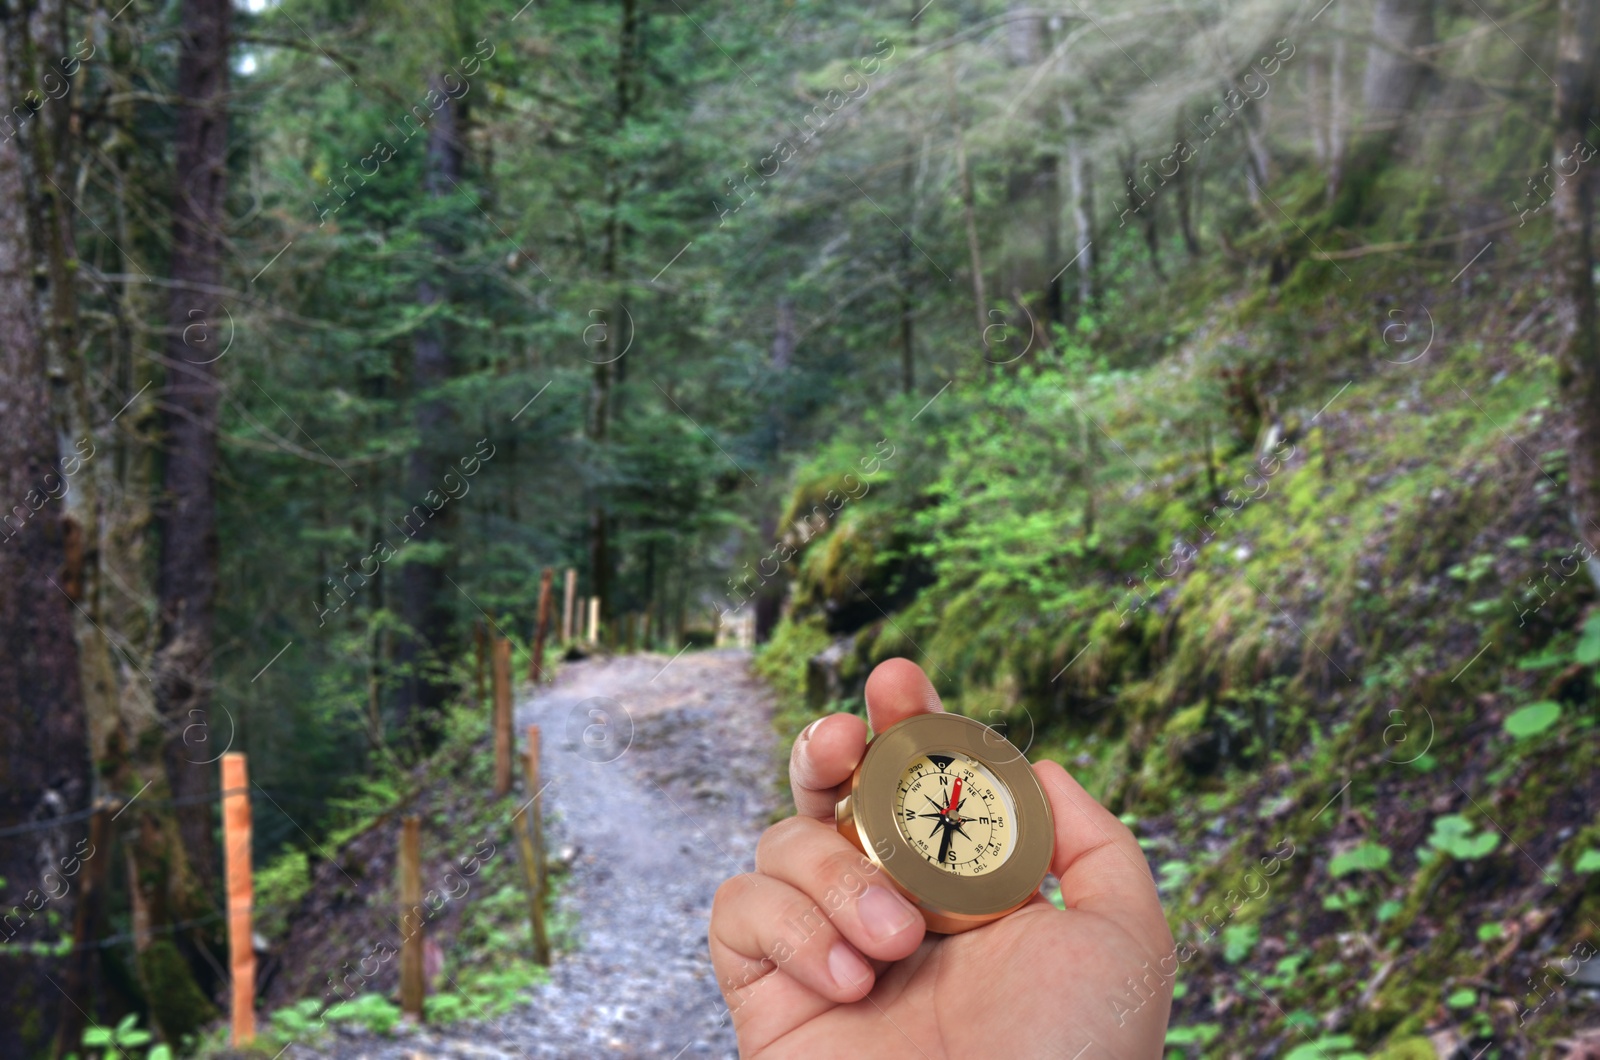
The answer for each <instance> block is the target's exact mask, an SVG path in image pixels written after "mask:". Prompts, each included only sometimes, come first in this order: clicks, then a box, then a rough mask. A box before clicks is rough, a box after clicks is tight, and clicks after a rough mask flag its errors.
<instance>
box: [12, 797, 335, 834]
mask: <svg viewBox="0 0 1600 1060" xmlns="http://www.w3.org/2000/svg"><path fill="white" fill-rule="evenodd" d="M256 790H257V791H258V792H259V793H260V794H262V795H265V796H266V797H267V799H268V801H270V802H290V803H299V804H300V805H302V806H318V807H325V806H327V805H328V800H327V799H326V798H312V797H308V796H303V795H290V794H287V793H285V792H277V791H272V792H269V791H267V790H266V789H265V788H257V789H256ZM237 794H239V792H237V791H223V790H222V789H221V788H218V789H216V790H215V791H204V792H199V793H197V794H194V795H184V796H182V797H180V798H175V799H142V798H140V797H138V796H137V795H136V796H134V797H133V798H131V799H129V800H128V801H127V802H124V803H121V804H120V806H118V805H117V804H116V803H112V804H111V807H114V808H116V812H117V813H118V814H120V813H121V812H122V811H123V810H126V809H128V808H129V807H131V806H134V805H135V804H139V805H144V806H150V807H169V808H173V807H179V806H195V805H198V804H200V803H215V804H218V805H220V804H221V802H222V800H223V799H224V798H225V797H227V796H229V795H237ZM245 794H250V792H249V791H248V790H246V791H245ZM107 808H108V807H107V806H104V805H101V806H89V807H86V808H85V809H82V810H74V811H73V812H72V813H63V814H59V815H57V816H55V817H46V818H42V819H40V820H38V821H30V822H28V823H27V824H19V825H12V826H11V827H9V828H0V839H10V838H12V837H14V836H20V835H28V834H31V833H34V832H49V831H53V830H55V829H58V828H62V827H64V826H66V825H69V824H75V823H77V822H78V821H86V820H88V819H89V818H90V817H93V816H94V815H95V814H97V813H99V812H101V811H102V810H104V809H107ZM280 812H281V808H280Z"/></svg>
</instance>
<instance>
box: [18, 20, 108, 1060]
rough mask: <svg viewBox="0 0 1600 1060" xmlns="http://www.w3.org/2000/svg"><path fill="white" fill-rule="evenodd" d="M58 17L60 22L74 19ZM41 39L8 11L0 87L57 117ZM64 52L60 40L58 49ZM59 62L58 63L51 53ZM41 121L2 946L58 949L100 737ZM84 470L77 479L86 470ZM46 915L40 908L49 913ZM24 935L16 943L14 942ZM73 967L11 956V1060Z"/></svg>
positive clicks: (33, 1042)
mask: <svg viewBox="0 0 1600 1060" xmlns="http://www.w3.org/2000/svg"><path fill="white" fill-rule="evenodd" d="M50 11H51V12H52V13H54V14H55V15H56V16H57V17H60V9H59V8H55V7H52V8H50ZM34 33H35V30H34V28H33V27H30V26H29V25H28V22H27V16H26V14H25V13H22V12H18V11H17V9H16V8H15V7H8V8H6V9H4V11H3V12H0V89H3V91H4V92H5V93H6V98H8V99H12V100H16V101H18V106H21V107H25V108H28V109H30V110H31V109H34V108H33V102H32V101H37V102H38V103H39V105H40V106H41V107H42V106H47V105H49V102H48V101H46V100H45V99H44V98H43V96H42V95H41V94H40V93H39V91H38V89H37V87H36V86H37V85H38V84H39V80H38V77H39V71H38V70H36V69H35V68H34V66H33V62H32V59H33V55H34V53H35V52H36V51H39V52H43V51H45V50H47V49H48V47H49V46H50V45H49V43H46V44H44V46H43V47H39V44H40V42H37V41H35V40H33V39H32V38H33V36H34ZM51 43H53V42H51ZM51 55H52V59H53V56H54V53H51ZM41 128H42V125H41V124H40V119H39V118H38V117H33V118H32V119H30V120H29V121H27V122H25V123H24V124H23V125H22V127H21V131H19V132H18V133H17V134H16V135H14V136H11V137H9V138H8V139H7V140H6V141H5V142H3V143H0V423H4V424H5V430H3V431H0V489H3V490H4V492H3V493H0V505H3V506H4V507H3V509H0V828H5V827H14V826H17V825H23V824H30V823H31V824H35V825H37V826H38V830H37V831H31V832H26V833H23V834H21V835H18V836H14V837H12V838H9V839H7V840H5V841H4V842H0V876H4V877H5V879H6V884H5V895H4V897H5V901H4V904H3V905H0V920H3V923H4V925H5V926H4V927H3V928H0V941H4V942H12V943H13V944H16V943H26V942H45V941H48V940H50V939H51V937H52V936H54V935H55V934H56V932H55V931H54V930H50V929H47V926H46V913H45V912H44V911H45V910H49V911H51V912H54V913H56V914H58V915H63V916H67V917H69V918H70V916H71V913H72V909H73V905H74V904H75V902H76V896H75V895H72V894H70V893H69V894H64V895H62V896H61V897H60V898H58V899H55V900H53V901H52V900H50V899H49V898H48V895H50V894H52V893H54V891H53V887H58V886H59V884H53V883H51V882H47V881H46V880H45V879H44V878H43V873H44V872H46V871H48V870H51V869H55V870H56V873H57V875H55V876H51V877H50V880H51V881H54V880H57V879H58V878H59V873H60V860H59V859H61V858H63V857H68V856H71V855H72V854H73V853H74V850H75V847H76V845H77V843H78V841H79V839H80V838H81V837H82V836H83V835H84V834H85V832H86V828H85V824H84V822H83V821H82V820H77V821H70V822H67V823H64V824H62V825H60V826H56V827H52V826H50V825H49V824H48V823H47V822H48V821H49V819H50V818H55V817H61V816H64V815H66V814H69V813H73V812H75V811H80V810H82V809H84V808H85V807H86V806H87V804H88V802H89V794H90V775H89V751H88V736H87V726H86V725H85V723H84V716H83V703H82V697H81V693H80V687H81V686H80V683H79V675H78V652H77V645H76V643H75V642H74V639H73V620H72V616H73V605H72V603H71V602H70V601H69V600H68V599H67V597H66V595H65V593H64V592H63V591H62V589H61V588H60V587H59V586H60V578H61V572H62V566H63V563H64V560H65V558H66V551H65V548H64V540H63V537H64V535H63V527H62V509H61V507H60V506H59V502H58V501H57V500H55V499H53V498H55V497H59V496H61V492H60V491H61V490H63V489H64V488H65V475H66V468H65V467H64V466H63V462H61V461H59V460H58V453H57V446H56V439H55V434H54V431H53V430H52V425H51V415H50V394H49V390H48V386H47V382H46V378H47V377H46V354H45V347H44V342H43V337H42V335H41V329H40V323H39V318H38V303H37V302H36V301H35V298H36V292H35V288H34V277H35V266H36V264H37V265H44V264H46V263H44V262H38V261H37V259H36V256H35V255H36V251H35V248H36V247H38V246H39V245H40V244H41V243H42V242H43V241H44V237H45V236H46V233H44V232H42V231H41V230H40V221H41V218H39V217H36V216H33V215H32V213H31V211H30V204H29V197H28V188H29V184H30V177H31V173H30V166H29V161H28V158H27V156H26V152H29V151H31V150H36V149H37V148H38V147H39V146H40V145H39V144H38V143H37V142H36V140H37V138H38V136H39V133H40V131H41ZM69 466H73V467H74V470H76V466H75V465H69ZM36 903H37V904H36ZM13 936H14V937H13ZM62 964H63V962H62V961H61V959H60V958H52V957H44V956H33V955H26V954H25V952H24V953H18V952H17V951H16V950H12V951H11V952H10V953H9V954H8V955H6V956H4V957H0V982H4V983H5V984H6V985H5V989H4V991H3V996H0V1054H3V1055H6V1056H21V1055H35V1054H38V1053H41V1052H44V1051H45V1050H47V1049H48V1048H49V1047H50V1036H51V1033H52V1031H53V1030H54V1028H55V1026H56V1024H57V1022H58V1021H59V1020H61V1019H63V1018H65V1013H66V1010H67V1009H68V1008H69V1007H70V1005H71V1002H70V1001H69V1000H68V999H66V998H64V997H63V996H62V995H61V993H60V992H59V991H58V990H57V989H56V988H55V987H54V986H52V985H51V984H50V980H49V979H47V978H46V976H50V977H52V978H55V977H59V976H60V975H61V974H62V972H63V968H62Z"/></svg>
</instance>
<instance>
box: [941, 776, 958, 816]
mask: <svg viewBox="0 0 1600 1060" xmlns="http://www.w3.org/2000/svg"><path fill="white" fill-rule="evenodd" d="M960 802H961V778H960V777H957V778H956V783H955V786H954V787H953V788H951V789H950V804H949V805H948V806H946V807H945V808H944V814H945V816H946V817H948V816H950V814H951V813H952V812H953V811H954V810H955V808H956V806H957V805H959V804H960Z"/></svg>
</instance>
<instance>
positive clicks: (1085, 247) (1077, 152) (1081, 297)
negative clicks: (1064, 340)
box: [1061, 99, 1094, 311]
mask: <svg viewBox="0 0 1600 1060" xmlns="http://www.w3.org/2000/svg"><path fill="white" fill-rule="evenodd" d="M1061 124H1062V126H1063V127H1064V128H1065V130H1066V138H1067V187H1068V196H1069V198H1070V200H1071V203H1072V231H1073V235H1074V245H1073V254H1074V255H1075V258H1074V259H1069V260H1075V261H1076V262H1077V264H1076V265H1074V266H1073V267H1074V268H1075V269H1077V270H1078V309H1079V310H1080V311H1082V310H1085V309H1087V308H1088V307H1089V303H1090V301H1091V300H1092V299H1093V298H1094V248H1093V247H1092V246H1090V244H1091V243H1093V242H1094V229H1093V211H1094V205H1093V202H1092V201H1091V191H1092V189H1091V187H1090V183H1089V160H1088V157H1087V152H1085V151H1084V149H1083V137H1082V135H1081V133H1080V131H1079V129H1078V113H1077V110H1076V109H1075V108H1074V107H1073V105H1072V104H1071V103H1070V102H1068V101H1067V100H1065V99H1063V100H1062V101H1061Z"/></svg>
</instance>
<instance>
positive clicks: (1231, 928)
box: [1222, 924, 1261, 964]
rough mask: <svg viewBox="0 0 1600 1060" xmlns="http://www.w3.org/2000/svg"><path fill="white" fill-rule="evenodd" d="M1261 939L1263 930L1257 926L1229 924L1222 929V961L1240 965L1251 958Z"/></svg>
mask: <svg viewBox="0 0 1600 1060" xmlns="http://www.w3.org/2000/svg"><path fill="white" fill-rule="evenodd" d="M1260 938H1261V928H1260V926H1258V925H1256V924H1229V925H1228V926H1227V927H1225V928H1223V929H1222V959H1223V960H1225V961H1227V962H1228V963H1229V964H1238V963H1239V962H1240V961H1242V960H1244V959H1245V958H1246V957H1249V956H1250V954H1251V953H1252V952H1253V951H1254V950H1255V948H1256V942H1257V941H1258V940H1259V939H1260Z"/></svg>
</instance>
